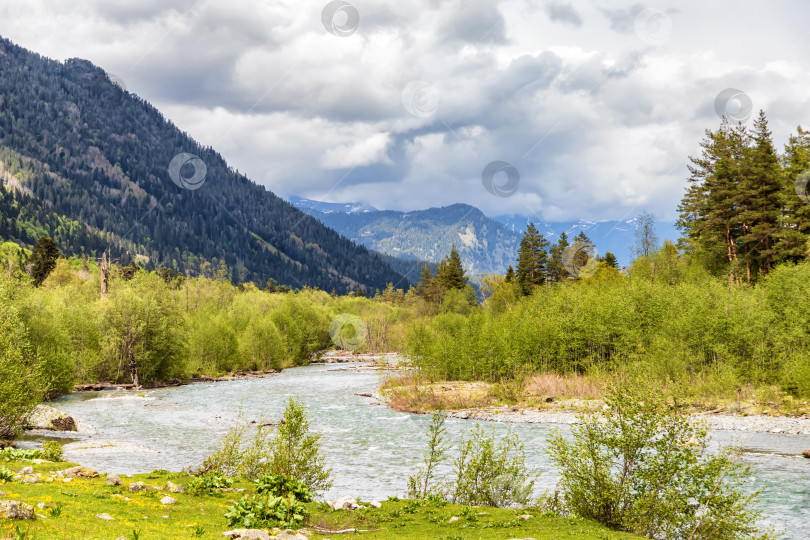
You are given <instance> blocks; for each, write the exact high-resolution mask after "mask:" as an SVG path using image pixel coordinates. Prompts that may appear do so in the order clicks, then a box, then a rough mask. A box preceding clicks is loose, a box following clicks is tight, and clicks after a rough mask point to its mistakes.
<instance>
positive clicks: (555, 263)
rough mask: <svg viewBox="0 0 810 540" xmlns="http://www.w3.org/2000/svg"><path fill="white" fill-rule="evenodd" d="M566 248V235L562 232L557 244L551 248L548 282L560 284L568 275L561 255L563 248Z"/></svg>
mask: <svg viewBox="0 0 810 540" xmlns="http://www.w3.org/2000/svg"><path fill="white" fill-rule="evenodd" d="M567 247H568V235H567V234H565V233H564V232H562V233H560V237H559V238H558V239H557V243H556V244H554V245H553V246H551V250H550V258H549V261H548V268H547V274H548V280H549V281H552V282H557V283H558V282H560V281H562V280H564V279H566V276H567V275H568V274H567V272H566V271H565V266H564V265H563V253H564V252H565V248H567Z"/></svg>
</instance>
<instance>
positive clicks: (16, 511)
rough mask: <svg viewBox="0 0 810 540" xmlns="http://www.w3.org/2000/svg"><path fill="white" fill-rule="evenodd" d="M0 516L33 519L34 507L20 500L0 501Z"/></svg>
mask: <svg viewBox="0 0 810 540" xmlns="http://www.w3.org/2000/svg"><path fill="white" fill-rule="evenodd" d="M0 518H6V519H34V507H33V506H31V505H30V504H25V503H22V502H20V501H0Z"/></svg>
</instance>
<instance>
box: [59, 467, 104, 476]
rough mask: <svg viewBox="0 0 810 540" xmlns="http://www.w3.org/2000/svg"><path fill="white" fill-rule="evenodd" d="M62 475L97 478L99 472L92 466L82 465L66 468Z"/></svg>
mask: <svg viewBox="0 0 810 540" xmlns="http://www.w3.org/2000/svg"><path fill="white" fill-rule="evenodd" d="M62 476H67V477H68V478H97V477H98V473H97V472H96V470H95V469H91V468H90V467H82V466H81V465H80V466H78V467H71V468H70V469H65V470H64V471H62Z"/></svg>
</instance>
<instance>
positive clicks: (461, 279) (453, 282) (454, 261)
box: [436, 245, 467, 291]
mask: <svg viewBox="0 0 810 540" xmlns="http://www.w3.org/2000/svg"><path fill="white" fill-rule="evenodd" d="M436 279H437V280H438V281H439V284H440V285H441V287H442V289H444V290H445V291H449V290H451V289H463V288H464V286H465V285H466V284H467V276H466V274H465V272H464V266H463V265H462V264H461V257H460V256H459V254H458V251H457V250H456V246H455V245H454V246H453V247H452V248H451V249H450V255H448V256H447V258H446V259H444V260H443V261H442V262H441V263H439V269H438V271H437V272H436Z"/></svg>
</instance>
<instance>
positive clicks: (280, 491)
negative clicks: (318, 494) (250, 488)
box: [254, 473, 312, 502]
mask: <svg viewBox="0 0 810 540" xmlns="http://www.w3.org/2000/svg"><path fill="white" fill-rule="evenodd" d="M254 483H255V484H256V493H258V494H260V495H272V496H273V497H287V496H293V497H295V498H296V499H297V500H299V501H301V502H312V495H311V494H310V492H309V488H308V487H307V486H306V485H305V484H304V483H303V482H299V481H298V480H296V479H295V478H293V477H291V476H286V475H283V474H273V473H270V474H266V475H264V476H262V477H261V478H259V479H257V480H255V481H254Z"/></svg>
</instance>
